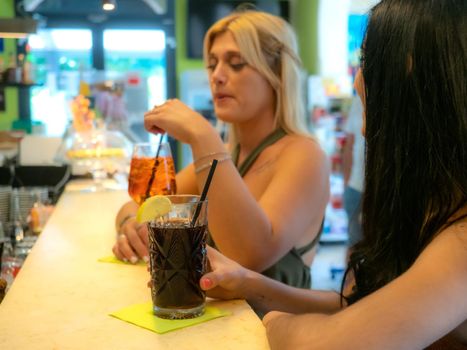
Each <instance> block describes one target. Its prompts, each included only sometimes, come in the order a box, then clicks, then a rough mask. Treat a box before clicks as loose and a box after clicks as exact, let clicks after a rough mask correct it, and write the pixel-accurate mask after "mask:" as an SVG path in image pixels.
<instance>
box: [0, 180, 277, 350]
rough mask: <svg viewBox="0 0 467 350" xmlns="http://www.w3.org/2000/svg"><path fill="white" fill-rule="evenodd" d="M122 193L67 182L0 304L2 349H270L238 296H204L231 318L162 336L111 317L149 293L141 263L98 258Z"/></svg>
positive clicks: (110, 235)
mask: <svg viewBox="0 0 467 350" xmlns="http://www.w3.org/2000/svg"><path fill="white" fill-rule="evenodd" d="M128 198H129V197H128V195H127V194H126V191H124V190H119V191H102V192H94V193H89V192H88V193H86V192H83V191H77V190H73V189H72V187H70V186H68V187H67V189H66V190H65V192H64V194H63V195H62V197H61V198H60V200H59V202H58V204H57V207H56V209H55V210H54V212H53V214H52V216H51V218H50V219H49V221H48V223H47V225H46V227H45V229H44V231H43V232H42V233H41V235H40V237H39V239H38V240H37V242H36V244H35V246H34V247H33V249H32V251H31V253H30V254H29V256H28V258H27V259H26V261H25V263H24V265H23V267H22V268H21V270H20V272H19V274H18V276H17V277H16V279H15V281H14V283H13V284H12V286H11V288H10V290H9V291H8V293H7V295H6V296H5V299H4V300H3V302H2V303H1V304H0V349H9V350H11V349H150V348H152V349H177V350H181V349H203V350H206V349H268V344H267V339H266V334H265V330H264V328H263V326H262V324H261V321H260V319H259V318H258V317H257V316H256V314H255V313H254V312H253V311H252V309H251V308H250V307H249V306H248V304H247V303H246V302H245V301H243V300H235V301H214V300H209V301H208V303H211V304H212V305H214V306H217V307H219V308H222V309H224V310H230V311H231V312H232V315H231V316H226V317H221V318H218V319H214V320H211V321H209V322H205V323H201V324H198V325H196V326H192V327H188V328H184V329H181V330H177V331H173V332H169V333H166V334H157V333H153V332H151V331H149V330H146V329H143V328H140V327H137V326H135V325H132V324H130V323H127V322H124V321H121V320H119V319H116V318H114V317H111V316H109V313H110V312H113V311H117V310H120V309H121V308H124V307H126V306H129V305H132V304H137V303H144V302H147V301H149V300H150V298H151V296H150V290H149V288H147V287H146V283H147V281H148V280H149V273H148V271H147V269H146V267H145V266H129V265H121V264H111V263H102V262H98V259H99V258H101V257H105V256H109V255H111V254H112V252H111V247H112V242H113V241H114V235H115V230H114V224H113V220H114V217H115V213H116V212H117V210H118V208H119V207H120V205H121V204H122V203H124V202H125V201H127V200H128Z"/></svg>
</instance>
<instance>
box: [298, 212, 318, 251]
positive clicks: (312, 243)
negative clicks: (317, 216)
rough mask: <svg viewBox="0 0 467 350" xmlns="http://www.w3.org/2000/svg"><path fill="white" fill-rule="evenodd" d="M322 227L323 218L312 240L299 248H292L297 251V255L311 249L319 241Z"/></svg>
mask: <svg viewBox="0 0 467 350" xmlns="http://www.w3.org/2000/svg"><path fill="white" fill-rule="evenodd" d="M323 227H324V220H323V221H321V227H320V228H319V232H318V234H317V235H316V237H315V238H313V240H312V241H311V242H310V243H308V244H306V245H304V246H303V247H300V248H294V249H295V250H296V251H297V254H298V255H300V256H303V255H304V254H305V253H308V252H309V251H310V250H312V249H313V247H314V246H315V245H316V244H317V243H318V242H319V239H320V238H321V233H323Z"/></svg>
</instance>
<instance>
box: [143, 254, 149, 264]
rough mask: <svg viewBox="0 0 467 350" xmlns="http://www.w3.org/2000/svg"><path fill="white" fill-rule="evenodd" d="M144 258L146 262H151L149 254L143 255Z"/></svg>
mask: <svg viewBox="0 0 467 350" xmlns="http://www.w3.org/2000/svg"><path fill="white" fill-rule="evenodd" d="M143 260H144V262H145V263H147V262H149V257H148V256H147V255H145V256H143Z"/></svg>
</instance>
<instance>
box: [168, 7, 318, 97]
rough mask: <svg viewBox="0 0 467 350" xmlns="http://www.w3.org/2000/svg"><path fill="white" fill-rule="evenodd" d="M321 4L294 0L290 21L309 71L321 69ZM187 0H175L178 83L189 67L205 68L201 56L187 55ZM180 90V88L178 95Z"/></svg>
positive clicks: (314, 71)
mask: <svg viewBox="0 0 467 350" xmlns="http://www.w3.org/2000/svg"><path fill="white" fill-rule="evenodd" d="M318 6H319V0H295V1H291V11H290V12H291V13H290V21H291V24H292V26H293V28H294V29H295V32H296V33H297V38H298V44H299V47H300V57H301V59H302V62H303V66H304V68H305V70H306V71H307V72H308V73H309V74H317V73H318V68H319V67H318ZM186 9H187V0H176V2H175V38H176V41H177V53H176V59H177V62H176V69H177V86H180V84H179V82H180V74H181V73H182V72H183V71H185V70H188V69H203V68H204V64H203V61H202V60H194V59H188V58H187V57H186V34H185V33H186V23H187V11H186ZM179 91H180V90H178V95H180V93H179Z"/></svg>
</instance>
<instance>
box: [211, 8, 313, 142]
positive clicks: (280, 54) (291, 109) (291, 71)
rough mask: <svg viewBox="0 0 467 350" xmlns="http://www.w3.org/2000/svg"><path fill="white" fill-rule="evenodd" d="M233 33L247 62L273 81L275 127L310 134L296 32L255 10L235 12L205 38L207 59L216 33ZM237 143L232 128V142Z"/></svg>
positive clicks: (290, 132)
mask: <svg viewBox="0 0 467 350" xmlns="http://www.w3.org/2000/svg"><path fill="white" fill-rule="evenodd" d="M226 31H229V32H230V33H232V35H233V36H234V38H235V41H236V42H237V45H238V47H239V49H240V53H241V54H242V57H243V58H244V59H245V61H246V62H247V63H248V64H249V65H250V66H251V67H253V68H254V69H256V70H257V71H258V72H259V73H260V74H261V75H262V76H263V77H264V78H265V79H266V80H267V81H268V82H269V84H271V86H272V88H273V89H274V92H275V97H276V99H275V100H276V106H275V115H274V121H275V127H276V128H279V127H281V128H283V129H284V130H285V131H286V132H287V133H288V134H300V135H307V136H309V134H308V132H307V128H306V125H305V122H304V120H305V114H304V110H305V109H304V100H303V98H302V92H301V89H300V84H301V77H300V72H301V61H300V58H299V56H298V45H297V39H296V37H295V33H294V31H293V29H292V28H291V27H290V25H289V24H288V23H287V22H286V21H285V20H283V19H282V18H280V17H277V16H274V15H271V14H268V13H265V12H261V11H255V10H246V11H238V12H234V13H232V14H230V15H228V16H226V17H224V18H222V19H220V20H219V21H217V22H216V23H214V24H213V25H212V26H211V28H209V30H208V31H207V33H206V35H205V37H204V60H205V61H206V62H207V59H208V57H209V50H210V49H211V46H212V44H213V42H214V40H215V38H216V36H217V35H219V34H222V33H224V32H226ZM235 142H236V135H235V129H234V128H232V127H231V128H230V134H229V143H230V144H231V145H232V144H234V143H235Z"/></svg>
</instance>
